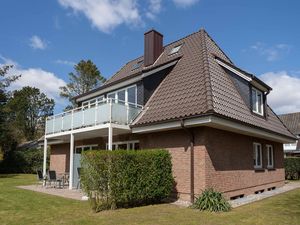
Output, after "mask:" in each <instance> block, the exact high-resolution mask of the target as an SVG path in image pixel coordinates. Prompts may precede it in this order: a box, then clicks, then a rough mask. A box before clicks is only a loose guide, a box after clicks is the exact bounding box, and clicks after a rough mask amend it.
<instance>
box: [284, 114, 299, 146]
mask: <svg viewBox="0 0 300 225" xmlns="http://www.w3.org/2000/svg"><path fill="white" fill-rule="evenodd" d="M279 118H280V119H281V120H282V122H283V123H284V124H285V125H286V126H287V128H288V129H289V130H290V131H291V132H292V133H293V134H295V135H300V112H297V113H288V114H282V115H279ZM299 147H300V146H299Z"/></svg>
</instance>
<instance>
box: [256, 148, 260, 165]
mask: <svg viewBox="0 0 300 225" xmlns="http://www.w3.org/2000/svg"><path fill="white" fill-rule="evenodd" d="M256 148H257V165H258V166H261V149H260V145H257V146H256Z"/></svg>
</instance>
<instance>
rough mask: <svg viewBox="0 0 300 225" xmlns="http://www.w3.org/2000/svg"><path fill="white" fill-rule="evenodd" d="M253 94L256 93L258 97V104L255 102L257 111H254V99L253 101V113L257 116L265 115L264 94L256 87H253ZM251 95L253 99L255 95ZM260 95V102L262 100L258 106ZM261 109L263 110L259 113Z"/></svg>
mask: <svg viewBox="0 0 300 225" xmlns="http://www.w3.org/2000/svg"><path fill="white" fill-rule="evenodd" d="M252 93H255V97H256V102H255V106H256V110H255V109H254V105H253V104H254V103H253V99H252V111H253V112H254V113H256V114H259V115H261V116H263V115H264V97H263V96H264V93H263V92H262V91H260V90H258V89H256V88H254V87H252ZM252 93H251V98H253V94H252ZM259 93H260V94H261V95H260V96H261V97H260V100H261V105H258V98H259ZM259 108H260V109H261V112H259Z"/></svg>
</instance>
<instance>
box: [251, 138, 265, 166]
mask: <svg viewBox="0 0 300 225" xmlns="http://www.w3.org/2000/svg"><path fill="white" fill-rule="evenodd" d="M257 146H260V165H259V163H258V148H257ZM262 151H263V150H262V145H261V144H260V143H257V142H254V143H253V153H254V155H253V159H254V161H255V163H254V168H255V169H261V168H262V167H263V165H262V164H263V160H262V155H263V154H262Z"/></svg>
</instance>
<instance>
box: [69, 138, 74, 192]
mask: <svg viewBox="0 0 300 225" xmlns="http://www.w3.org/2000/svg"><path fill="white" fill-rule="evenodd" d="M73 163H74V134H71V135H70V169H69V189H70V190H71V189H72V188H73V172H74V171H73V169H74V168H73Z"/></svg>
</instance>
